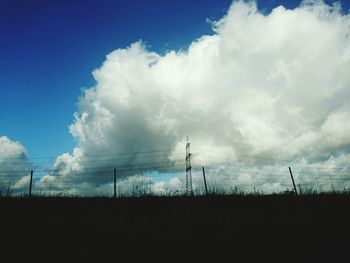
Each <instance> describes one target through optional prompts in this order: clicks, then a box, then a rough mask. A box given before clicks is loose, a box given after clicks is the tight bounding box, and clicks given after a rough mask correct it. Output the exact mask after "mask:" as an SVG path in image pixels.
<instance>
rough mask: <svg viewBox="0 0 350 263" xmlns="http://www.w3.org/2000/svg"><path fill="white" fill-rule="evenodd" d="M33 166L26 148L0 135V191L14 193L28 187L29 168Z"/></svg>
mask: <svg viewBox="0 0 350 263" xmlns="http://www.w3.org/2000/svg"><path fill="white" fill-rule="evenodd" d="M32 168H33V166H32V164H31V163H30V162H29V160H28V157H27V152H26V149H25V148H24V147H23V145H22V144H20V143H19V142H15V141H12V140H10V139H9V138H8V137H6V136H0V191H1V194H2V195H3V194H7V192H8V191H9V193H12V194H14V193H15V192H16V191H18V190H22V189H23V188H28V186H29V176H28V174H29V173H30V170H31V169H32Z"/></svg>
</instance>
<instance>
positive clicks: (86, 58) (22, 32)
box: [0, 0, 350, 156]
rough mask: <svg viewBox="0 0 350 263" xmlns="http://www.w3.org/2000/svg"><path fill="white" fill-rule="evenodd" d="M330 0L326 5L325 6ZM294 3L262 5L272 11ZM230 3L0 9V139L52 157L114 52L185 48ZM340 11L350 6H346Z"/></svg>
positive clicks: (67, 139)
mask: <svg viewBox="0 0 350 263" xmlns="http://www.w3.org/2000/svg"><path fill="white" fill-rule="evenodd" d="M329 2H331V1H329ZM299 3H300V1H296V0H285V1H278V0H275V1H274V0H261V1H258V6H259V9H261V10H265V11H266V12H269V11H270V10H271V9H273V8H274V7H277V6H279V5H283V6H285V7H286V8H294V7H296V6H297V5H299ZM230 4H231V1H230V0H224V1H223V0H219V1H184V0H176V1H173V0H170V1H155V0H151V1H140V0H138V1H123V0H121V1H120V0H118V1H109V0H104V1H92V0H88V1H65V0H63V1H40V0H33V1H24V0H20V1H19V0H11V1H9V0H4V1H1V5H0V39H1V43H0V58H1V60H0V77H1V80H2V84H1V93H2V94H1V96H0V124H1V125H0V134H3V135H8V136H9V137H10V138H11V139H13V140H15V141H20V142H21V143H23V144H24V145H26V148H27V151H28V154H29V155H31V156H57V155H60V154H61V153H62V152H67V151H70V150H71V149H72V148H73V147H74V145H75V142H74V140H73V138H72V136H71V135H70V134H69V132H68V126H69V125H70V124H71V122H72V116H73V113H74V112H75V111H76V110H77V108H76V102H77V99H78V97H79V96H80V94H81V89H84V88H87V87H91V86H93V85H94V84H95V81H94V79H93V77H92V74H91V72H92V71H93V70H94V69H95V68H97V67H99V66H100V65H101V64H102V62H103V61H104V59H105V56H106V55H107V54H108V53H110V52H111V51H113V50H115V49H118V48H124V47H126V46H128V45H129V44H130V43H132V42H135V41H137V40H140V39H141V40H143V41H145V43H146V44H147V45H148V46H149V47H150V49H151V50H154V51H157V52H159V53H163V52H166V50H172V49H174V50H179V49H186V48H187V47H188V45H189V44H190V43H191V42H192V41H193V40H194V39H196V38H198V37H200V36H202V35H204V34H212V29H211V25H210V24H209V23H208V22H206V21H207V19H209V20H217V19H219V18H221V17H222V16H223V15H224V14H225V12H226V11H227V9H228V8H229V6H230ZM342 4H343V6H344V8H345V9H347V8H349V6H350V4H349V1H343V3H342Z"/></svg>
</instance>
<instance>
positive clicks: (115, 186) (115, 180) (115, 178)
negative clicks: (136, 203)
mask: <svg viewBox="0 0 350 263" xmlns="http://www.w3.org/2000/svg"><path fill="white" fill-rule="evenodd" d="M113 190H114V192H113V197H114V198H116V197H117V169H116V168H114V188H113Z"/></svg>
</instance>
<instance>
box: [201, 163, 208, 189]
mask: <svg viewBox="0 0 350 263" xmlns="http://www.w3.org/2000/svg"><path fill="white" fill-rule="evenodd" d="M202 171H203V179H204V187H205V194H206V195H208V187H207V179H206V178H205V170H204V167H202Z"/></svg>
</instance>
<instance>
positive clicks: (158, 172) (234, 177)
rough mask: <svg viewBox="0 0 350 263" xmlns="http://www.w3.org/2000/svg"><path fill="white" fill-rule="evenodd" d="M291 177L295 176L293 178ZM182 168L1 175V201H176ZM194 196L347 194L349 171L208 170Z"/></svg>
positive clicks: (199, 171)
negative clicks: (143, 198)
mask: <svg viewBox="0 0 350 263" xmlns="http://www.w3.org/2000/svg"><path fill="white" fill-rule="evenodd" d="M293 172H294V173H293ZM185 182H186V178H185V170H184V168H181V169H180V168H179V167H178V168H172V169H170V168H166V169H165V168H159V167H158V168H157V167H153V168H149V167H147V168H143V169H139V171H135V170H133V169H129V170H126V169H123V168H120V169H118V167H116V168H113V167H105V168H103V169H101V168H99V169H94V170H87V169H85V170H82V171H79V172H71V173H66V174H62V173H59V172H57V171H52V170H51V171H49V172H47V171H46V170H37V171H36V170H33V171H30V170H23V171H12V172H9V171H0V195H1V196H23V195H25V196H27V195H29V196H81V197H89V196H105V197H129V196H147V195H160V196H174V195H185V194H186V185H185ZM192 182H193V190H194V194H195V195H205V194H270V193H298V194H310V193H316V192H348V191H349V189H350V174H349V171H348V169H345V170H344V169H340V168H339V167H338V168H332V169H329V170H327V169H324V168H323V169H318V170H307V169H306V168H303V169H295V171H293V170H292V169H291V170H289V169H288V166H277V167H276V166H262V167H251V166H245V167H242V166H233V167H232V166H223V165H221V166H209V167H206V168H204V167H194V168H192Z"/></svg>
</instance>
